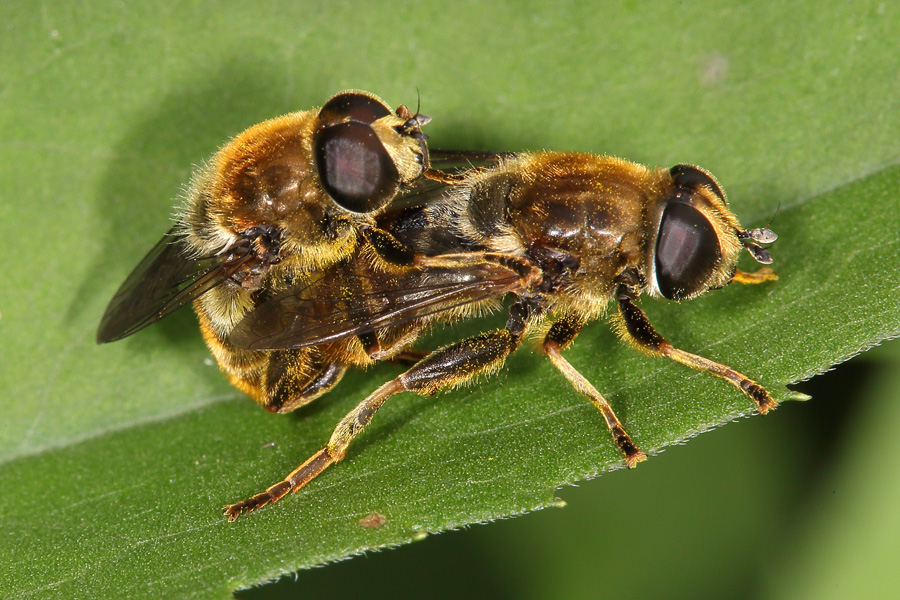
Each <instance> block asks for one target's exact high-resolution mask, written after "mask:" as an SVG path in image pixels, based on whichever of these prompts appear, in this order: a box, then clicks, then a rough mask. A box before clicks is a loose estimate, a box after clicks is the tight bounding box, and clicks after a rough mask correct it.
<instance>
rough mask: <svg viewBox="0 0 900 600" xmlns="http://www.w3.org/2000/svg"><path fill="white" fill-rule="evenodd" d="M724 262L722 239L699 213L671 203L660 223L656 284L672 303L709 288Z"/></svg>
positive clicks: (682, 205)
mask: <svg viewBox="0 0 900 600" xmlns="http://www.w3.org/2000/svg"><path fill="white" fill-rule="evenodd" d="M721 258H722V251H721V249H720V248H719V237H718V235H716V230H715V229H714V228H713V226H712V225H711V224H710V222H709V221H708V220H707V219H706V217H704V216H703V213H701V212H700V211H699V210H697V209H696V208H694V207H693V206H690V205H689V204H684V203H682V202H670V203H669V205H668V206H666V209H665V211H664V212H663V216H662V220H661V221H660V223H659V235H658V237H657V241H656V259H655V262H656V283H657V286H658V288H659V292H660V293H661V294H662V295H663V296H664V297H666V298H668V299H670V300H683V299H684V298H689V297H691V296H693V295H695V294H698V293H700V292H702V291H704V290H705V289H707V287H708V285H709V280H710V279H711V277H712V275H713V272H714V271H715V269H716V267H717V266H718V264H719V261H720V260H721Z"/></svg>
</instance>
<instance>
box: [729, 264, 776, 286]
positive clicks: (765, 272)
mask: <svg viewBox="0 0 900 600" xmlns="http://www.w3.org/2000/svg"><path fill="white" fill-rule="evenodd" d="M731 280H732V281H733V282H735V283H745V284H754V283H765V282H766V281H777V280H778V275H776V274H775V271H773V270H772V269H771V268H770V267H762V268H761V269H757V270H756V271H753V272H752V273H747V272H746V271H741V270H740V269H738V270H737V271H735V272H734V277H732V278H731Z"/></svg>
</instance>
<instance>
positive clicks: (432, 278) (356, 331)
mask: <svg viewBox="0 0 900 600" xmlns="http://www.w3.org/2000/svg"><path fill="white" fill-rule="evenodd" d="M519 287H520V282H519V277H518V276H517V275H516V274H514V273H513V272H512V271H510V270H509V269H507V268H505V267H501V266H499V265H494V264H482V265H477V266H468V267H463V268H458V269H452V270H450V269H426V270H422V271H414V272H413V273H411V274H410V275H407V276H397V277H386V276H383V275H382V274H377V273H373V274H366V275H360V274H356V273H348V272H347V271H346V270H345V271H344V272H341V271H340V270H337V269H336V270H334V272H333V273H329V274H328V275H325V276H322V277H321V278H320V279H318V280H316V281H315V282H313V283H311V284H307V285H304V286H302V287H297V288H292V289H288V290H286V291H284V292H282V293H280V294H278V295H277V296H274V297H272V298H270V299H269V300H267V301H265V302H263V303H261V304H260V306H258V307H257V308H256V309H255V310H254V311H252V312H251V313H250V314H249V315H247V316H246V317H245V318H244V319H243V320H242V321H241V322H240V323H238V325H237V327H235V329H234V330H233V331H232V332H231V334H229V336H228V339H229V341H230V342H231V343H232V344H234V345H235V346H237V347H239V348H247V349H250V350H278V349H288V348H302V347H304V346H314V345H316V344H322V343H325V342H331V341H335V340H340V339H343V338H347V337H350V336H353V335H361V334H364V333H369V332H372V331H376V330H378V329H381V328H384V327H390V326H392V325H399V324H401V323H406V322H408V321H411V320H414V319H420V318H423V317H427V316H430V315H434V314H438V313H441V312H445V311H448V310H451V309H453V308H457V307H459V306H463V305H466V304H470V303H473V302H479V301H481V300H486V299H488V298H494V297H498V296H502V295H504V294H507V293H509V292H513V291H516V290H517V289H519Z"/></svg>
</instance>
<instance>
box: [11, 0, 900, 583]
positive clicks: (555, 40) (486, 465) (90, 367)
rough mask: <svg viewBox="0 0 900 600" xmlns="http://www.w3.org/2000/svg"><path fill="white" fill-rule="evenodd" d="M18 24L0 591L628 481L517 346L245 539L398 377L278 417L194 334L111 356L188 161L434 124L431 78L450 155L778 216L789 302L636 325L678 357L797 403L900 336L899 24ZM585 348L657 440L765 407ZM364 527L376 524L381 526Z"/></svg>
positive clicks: (198, 567) (210, 12)
mask: <svg viewBox="0 0 900 600" xmlns="http://www.w3.org/2000/svg"><path fill="white" fill-rule="evenodd" d="M0 23H3V24H4V27H5V30H4V35H3V36H0V56H2V57H3V61H2V63H0V64H2V66H0V181H2V182H3V184H4V185H3V186H2V188H0V189H2V191H0V194H2V195H3V197H2V200H0V233H2V238H3V239H4V240H6V241H7V244H6V250H5V252H4V257H5V259H6V260H5V261H4V282H3V285H2V286H0V340H2V342H3V347H4V348H5V349H6V351H5V352H4V357H3V366H2V370H0V390H2V391H3V397H2V399H0V403H2V404H0V406H2V410H3V415H4V418H3V420H2V422H0V461H2V462H0V562H2V564H3V565H4V569H3V570H2V574H0V592H2V595H3V596H11V597H22V596H27V597H60V598H72V597H92V598H106V597H116V598H119V597H161V596H164V597H224V596H227V595H228V593H229V591H230V590H233V589H236V588H240V587H244V586H249V585H253V584H256V583H258V582H261V581H265V580H268V579H271V578H273V577H276V576H277V575H279V574H280V573H285V572H291V571H293V570H296V569H298V568H301V567H307V566H312V565H316V564H321V563H323V562H326V561H330V560H336V559H339V558H343V557H346V556H350V555H353V554H357V553H360V552H363V551H366V550H368V549H372V548H378V547H384V546H391V545H396V544H402V543H405V542H408V541H411V540H416V539H420V538H421V537H423V536H424V535H427V534H429V533H433V532H437V531H443V530H445V529H450V528H455V527H460V526H463V525H465V524H468V523H474V522H482V521H487V520H491V519H495V518H498V517H501V516H508V515H515V514H521V513H523V512H527V511H530V510H535V509H538V508H541V507H544V506H552V505H555V504H556V500H555V494H554V491H555V490H556V489H557V488H558V487H559V486H560V485H563V484H565V483H570V482H575V481H578V480H581V479H584V478H588V477H591V476H594V475H596V474H599V473H601V472H604V471H606V470H609V469H611V468H615V467H617V466H619V465H620V463H621V459H620V457H619V456H618V454H617V452H616V450H615V449H614V448H613V446H612V444H611V443H610V441H609V438H608V434H607V433H606V431H605V429H604V426H603V424H602V420H601V419H600V416H599V415H598V414H597V413H596V411H595V410H594V409H593V408H592V407H591V406H590V405H589V404H588V403H587V402H585V401H584V399H582V398H581V397H579V396H578V395H577V394H576V393H575V392H574V391H572V390H571V389H569V388H568V387H567V385H566V383H565V381H564V380H563V379H562V377H561V376H560V375H559V374H558V373H556V372H555V371H554V369H552V367H551V366H550V365H548V364H547V363H546V362H545V361H544V360H542V359H541V358H540V356H539V355H538V354H537V353H536V352H530V351H529V350H528V349H523V350H522V351H520V352H519V353H518V354H517V355H516V356H515V357H514V358H513V359H512V360H510V361H509V364H508V367H507V368H506V369H505V370H504V371H503V372H502V373H501V374H500V375H498V376H497V377H493V378H489V379H486V380H484V381H482V382H481V383H480V384H479V385H478V386H477V387H471V388H467V389H463V390H458V391H455V392H452V393H448V394H443V395H440V396H438V397H436V398H420V397H417V396H413V395H409V394H406V395H402V396H399V397H397V398H395V399H392V400H391V401H390V402H389V403H388V405H386V406H385V408H384V409H383V410H382V411H381V412H380V413H379V415H378V417H377V418H376V419H375V421H374V422H373V424H372V426H371V428H370V429H369V430H367V431H366V433H365V434H363V435H362V436H361V437H360V438H359V439H358V441H357V442H355V443H354V445H353V446H352V447H351V449H350V452H349V454H348V457H347V460H346V461H345V462H343V463H342V464H340V465H338V466H336V467H334V468H332V469H330V470H329V471H328V472H326V473H325V474H324V475H322V477H321V478H319V479H318V480H316V481H315V482H314V483H313V484H311V485H310V486H309V487H308V488H306V489H305V490H304V491H303V492H302V493H300V494H298V495H295V496H294V497H292V498H289V499H285V500H284V501H283V502H281V503H280V504H279V505H277V506H275V507H271V508H267V509H266V510H263V511H261V512H259V513H257V514H254V515H250V516H248V517H246V518H242V519H240V520H239V521H237V522H236V523H232V524H229V523H226V522H225V521H224V519H223V518H222V516H221V513H220V506H221V505H222V504H224V503H226V502H233V501H236V500H239V499H241V498H244V497H246V496H247V495H249V494H252V493H255V492H257V491H260V490H261V489H262V488H264V487H265V486H266V485H269V484H270V483H273V482H274V481H275V480H277V479H279V478H280V477H282V476H283V475H284V474H286V473H287V472H288V471H289V470H290V469H292V468H293V467H294V466H296V465H297V464H299V462H300V461H302V460H303V459H305V458H306V457H307V456H308V455H309V454H311V453H312V452H313V451H315V450H317V449H318V448H319V447H321V445H322V444H323V443H324V441H325V440H326V439H327V437H328V435H329V433H330V431H331V428H332V427H333V426H334V424H335V423H336V422H337V420H338V419H339V418H340V417H341V416H342V415H343V414H344V413H345V412H346V411H348V410H349V409H350V408H351V407H352V406H354V405H355V404H356V402H358V401H359V400H360V399H361V398H363V397H364V396H365V394H367V393H368V392H370V391H371V390H373V389H374V388H375V387H377V386H378V385H379V384H380V383H381V382H383V381H385V380H387V379H388V378H390V377H392V376H393V375H395V374H396V373H397V372H398V371H397V369H396V368H393V367H390V366H384V367H379V368H376V369H373V370H371V371H369V372H366V373H355V374H353V375H351V376H349V377H347V378H346V379H345V381H344V382H342V383H341V385H340V386H339V388H338V389H336V390H335V391H334V392H332V393H331V394H329V395H328V396H327V397H325V398H323V399H322V400H320V401H318V402H316V403H315V404H314V405H313V406H310V407H307V408H306V409H303V410H301V411H298V412H297V414H295V415H291V416H288V417H276V416H272V415H269V414H267V413H265V412H264V411H261V410H259V409H258V408H256V407H255V406H254V405H253V403H252V402H250V401H249V400H247V399H246V398H243V397H242V396H241V395H240V394H239V393H238V392H236V391H235V390H233V389H232V388H230V387H229V386H228V384H227V383H226V382H225V381H224V379H223V378H222V377H221V376H220V375H219V374H218V372H217V370H216V368H215V366H214V365H213V364H212V363H211V362H210V360H209V358H208V353H207V351H206V349H205V348H204V347H203V345H202V342H201V341H200V337H199V335H198V334H197V331H196V325H195V323H194V319H193V317H192V315H190V314H189V313H187V312H183V313H179V314H177V315H174V316H172V317H170V318H168V319H166V320H165V321H163V322H161V323H160V324H158V325H156V326H154V327H153V328H151V329H148V330H146V331H144V332H142V333H141V334H140V335H137V336H135V337H133V338H129V339H128V340H126V341H123V342H120V343H117V344H113V345H109V346H103V347H97V346H95V345H94V343H93V337H94V331H95V328H96V325H97V322H98V320H99V317H100V315H101V314H102V311H103V308H104V306H105V303H106V302H107V300H108V299H109V297H110V296H111V295H112V293H113V291H114V290H115V288H116V286H117V285H118V284H119V283H120V282H121V280H122V279H123V278H124V277H125V276H126V275H127V273H128V272H129V270H130V269H131V268H132V267H133V266H134V264H136V263H137V261H138V260H139V259H140V257H141V256H142V255H143V252H145V251H146V250H147V249H149V248H150V246H151V245H152V244H153V243H154V242H155V241H156V240H157V239H158V238H159V236H160V235H162V233H163V232H164V231H165V230H166V229H167V228H168V222H167V216H168V214H169V213H170V211H171V208H170V207H171V204H172V201H171V198H172V197H173V196H176V195H177V194H178V192H179V190H180V189H181V186H182V185H183V184H184V183H185V182H186V181H187V180H188V178H189V174H190V169H191V165H192V164H197V163H198V162H199V161H201V160H202V159H203V158H204V157H205V156H207V155H208V154H210V153H212V152H213V151H214V150H215V148H216V147H217V146H218V145H219V144H220V143H221V142H222V141H223V140H225V139H227V138H228V137H229V136H230V135H233V134H234V133H236V132H238V131H240V130H241V129H242V128H244V127H247V126H249V125H251V124H253V123H255V122H258V121H261V120H263V119H265V118H267V117H271V116H273V115H276V114H280V113H284V112H287V111H290V110H296V109H299V108H307V107H312V106H314V105H316V104H319V103H321V102H322V101H323V100H324V99H326V98H327V97H328V96H329V95H330V94H332V93H334V92H335V91H338V90H340V89H343V88H350V87H353V88H363V89H369V90H371V91H373V92H376V93H378V94H380V95H382V96H383V97H385V98H386V99H387V100H388V101H389V102H390V103H391V104H398V103H400V102H405V103H408V104H412V103H413V102H414V101H415V89H416V87H418V89H419V90H420V91H421V95H422V111H423V112H425V113H426V114H429V115H431V116H433V117H434V119H435V120H434V122H433V123H432V124H431V125H429V127H428V132H429V135H430V136H431V142H432V145H433V146H434V147H464V148H489V149H503V150H520V149H539V148H553V149H557V150H584V151H592V152H603V153H610V154H617V155H622V156H627V157H629V158H631V159H634V160H639V161H642V162H646V163H648V164H660V165H669V164H674V163H677V162H691V163H696V164H701V165H704V166H705V167H708V168H709V169H711V170H712V171H713V172H714V173H715V174H716V175H717V176H718V177H719V179H720V181H722V182H723V184H724V185H725V187H726V189H727V190H728V191H729V194H730V198H731V201H732V206H733V208H734V210H735V212H736V213H737V214H738V216H739V217H740V218H741V220H742V222H743V223H744V224H745V225H764V224H765V223H766V222H767V221H768V219H769V218H770V217H771V216H772V214H773V213H774V212H775V208H776V206H778V205H779V204H780V205H781V210H780V211H779V212H778V214H777V216H776V218H775V221H774V223H773V225H772V227H773V229H775V230H776V231H777V232H778V233H779V235H780V240H779V242H778V243H777V244H776V245H775V246H774V248H773V250H772V252H773V254H774V255H775V259H776V263H775V266H776V267H777V270H778V273H779V275H780V276H781V279H780V280H779V281H778V282H776V283H773V284H765V285H760V286H750V287H746V286H745V287H738V286H729V287H728V288H727V289H725V290H722V291H718V292H715V293H713V294H710V295H708V296H706V297H704V298H701V299H698V300H695V301H692V302H688V303H683V304H666V303H658V302H650V301H647V302H644V308H645V310H646V311H647V312H648V314H649V316H650V318H651V320H652V321H653V323H654V324H655V325H656V327H657V328H658V329H659V330H660V331H661V332H662V333H663V334H665V335H666V336H667V337H668V338H669V339H670V340H672V341H673V342H675V343H676V344H678V345H679V346H681V347H683V348H685V349H687V350H690V351H694V352H698V353H700V354H703V355H705V356H709V357H710V358H714V359H717V360H721V361H723V362H725V363H727V364H729V365H732V366H733V367H735V368H737V369H739V370H741V371H742V372H745V373H747V374H748V375H750V376H752V377H757V378H758V379H759V380H760V382H761V383H763V384H765V385H767V386H768V387H769V388H770V389H771V390H772V391H773V393H775V394H776V395H777V396H779V397H780V398H782V399H786V398H787V397H788V396H789V393H788V392H787V391H786V389H785V388H784V387H783V386H784V385H785V384H789V383H793V382H796V381H800V380H803V379H806V378H808V377H810V376H812V375H814V374H816V373H819V372H822V371H824V370H826V369H828V368H829V367H831V366H832V365H834V364H836V363H839V362H841V361H843V360H846V359H847V358H849V357H851V356H853V355H854V354H856V353H858V352H860V351H862V350H865V349H866V348H868V347H870V346H871V345H873V344H875V343H877V342H878V341H880V340H884V339H887V338H890V337H894V336H897V335H898V334H900V310H898V308H900V307H898V304H900V300H898V298H900V294H898V287H900V284H898V281H897V273H898V271H900V269H898V266H900V265H898V263H900V259H898V248H897V246H898V234H897V232H898V231H900V217H898V214H900V212H898V210H897V208H898V202H897V198H898V197H900V168H898V167H897V166H896V165H897V163H898V158H900V136H897V135H896V132H897V131H900V110H898V106H897V103H898V100H897V94H896V87H897V84H898V79H900V77H898V73H897V70H896V53H895V46H896V45H895V43H894V42H893V40H896V39H897V38H898V34H900V16H898V13H897V10H896V9H895V8H894V7H891V6H888V5H887V4H884V3H882V4H872V5H870V6H859V5H853V6H851V5H847V4H843V3H838V2H832V3H830V4H829V3H822V2H818V3H811V2H810V3H806V4H805V5H803V4H796V3H795V4H791V5H780V4H778V5H775V4H773V5H763V4H746V5H743V4H735V5H728V6H723V5H721V3H714V2H699V3H691V4H690V5H689V6H676V5H670V4H667V3H661V2H660V3H649V4H648V3H642V4H641V5H640V6H639V7H638V6H637V5H634V6H632V5H630V4H621V5H617V6H603V7H602V9H601V8H600V7H597V6H587V5H584V4H582V3H576V2H572V3H568V4H566V3H563V4H560V3H555V4H554V5H553V6H552V7H551V6H549V5H546V4H545V3H534V4H533V5H531V6H521V5H520V4H518V3H516V4H511V5H509V6H503V5H496V4H488V5H485V4H483V3H465V4H457V5H453V6H447V5H446V3H439V2H419V3H415V4H412V3H411V4H409V5H406V6H398V7H392V8H385V7H383V6H376V5H375V4H371V5H370V4H367V3H332V4H324V3H309V4H302V3H298V2H284V3H279V4H274V5H267V6H266V7H264V8H256V7H253V8H251V7H250V6H249V5H247V4H246V3H238V2H224V3H221V4H220V5H219V6H218V7H216V8H215V9H213V8H211V7H208V6H206V5H202V4H190V5H184V6H170V5H168V4H161V3H159V4H158V3H145V4H141V5H137V6H125V7H122V6H120V5H119V4H116V3H99V4H98V3H93V4H91V5H90V6H86V5H84V4H83V3H75V2H68V1H64V2H57V3H54V4H53V5H47V6H43V7H39V6H37V5H34V6H32V5H21V6H20V5H16V6H15V8H13V7H12V5H10V6H5V7H0ZM745 267H746V268H751V264H750V263H749V262H748V264H747V265H745ZM496 323H497V321H491V320H487V321H481V322H471V323H464V324H461V325H460V326H459V327H455V328H451V329H445V330H442V331H439V332H438V333H437V334H436V336H435V340H434V342H433V343H439V342H444V341H447V340H451V339H456V338H458V337H460V336H462V335H465V334H469V333H473V332H476V331H480V330H484V329H487V328H489V327H493V326H495V325H496ZM567 357H568V358H569V359H570V360H571V361H572V363H573V364H574V365H575V366H576V367H577V368H578V369H580V370H581V371H582V372H583V373H584V374H585V375H586V376H587V377H588V378H589V379H590V380H591V381H592V382H594V383H595V385H596V386H597V387H598V388H599V389H600V390H601V391H602V392H603V393H604V394H605V395H606V396H607V397H608V398H610V400H611V402H612V403H613V405H614V407H615V409H616V411H617V413H618V414H619V416H620V418H622V419H623V421H624V423H625V425H626V427H627V428H628V430H629V432H630V433H631V434H632V435H633V437H634V438H635V440H636V441H637V442H638V443H639V444H641V446H642V447H643V448H644V449H645V450H660V449H662V448H664V447H666V446H667V445H670V444H673V443H677V442H679V441H682V440H685V439H687V438H689V437H691V436H693V435H695V434H696V433H698V432H700V431H703V430H706V429H708V428H710V427H713V426H715V425H717V424H720V423H723V422H725V421H729V420H732V419H734V418H736V417H738V416H741V415H746V414H750V413H751V412H752V410H751V408H752V407H751V406H750V404H749V402H748V401H747V400H746V399H745V398H744V397H743V396H742V395H741V394H739V393H737V392H736V391H735V390H734V389H733V388H731V386H729V385H727V384H725V383H723V382H721V381H719V380H716V379H714V378H712V377H708V376H703V375H701V374H695V373H692V372H689V371H687V370H685V369H684V368H683V367H680V366H678V365H674V364H668V363H666V362H665V361H662V360H654V359H650V358H647V357H643V356H640V355H637V354H636V353H634V352H633V351H632V350H630V349H629V348H626V347H623V346H622V345H620V344H619V343H618V342H617V341H616V340H615V338H614V336H613V335H612V334H611V333H610V332H609V331H608V328H607V327H606V325H605V324H604V323H595V324H593V325H591V326H590V327H588V328H587V330H586V331H585V332H584V333H583V334H582V336H581V337H580V338H579V340H578V342H577V343H576V344H575V346H574V347H573V348H572V349H571V350H570V351H569V352H568V353H567ZM813 402H814V400H813ZM778 418H779V415H778V412H775V413H773V414H772V415H771V416H769V417H767V419H778ZM273 443H274V445H271V444H273ZM372 514H380V515H384V517H385V518H386V520H385V522H384V524H383V525H381V526H380V527H376V528H367V527H363V526H362V525H361V524H360V519H362V518H363V517H366V516H367V515H372Z"/></svg>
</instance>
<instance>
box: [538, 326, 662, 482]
mask: <svg viewBox="0 0 900 600" xmlns="http://www.w3.org/2000/svg"><path fill="white" fill-rule="evenodd" d="M583 326H584V319H581V318H580V317H577V316H575V315H567V316H565V317H563V318H562V319H559V320H558V321H556V322H555V323H554V324H553V325H552V326H551V327H550V331H548V332H547V335H546V337H544V345H543V350H544V354H546V355H547V357H548V358H549V359H550V362H552V363H553V366H554V367H556V368H557V369H559V372H560V373H562V374H563V375H564V376H565V378H566V379H568V380H569V383H571V384H572V387H574V388H575V389H576V390H578V392H580V393H581V394H582V395H583V396H585V397H586V398H587V399H588V400H590V401H591V404H593V405H594V406H595V407H597V410H599V411H600V413H601V414H602V415H603V418H604V420H606V426H607V428H609V432H610V433H611V434H612V436H613V440H615V443H616V447H617V448H618V449H619V451H620V452H621V453H622V454H623V455H624V456H625V464H626V465H627V466H628V468H634V467H635V466H636V465H637V464H638V463H639V462H641V461H642V460H645V459H646V458H647V455H646V454H644V453H643V452H642V451H641V450H640V449H639V448H638V447H637V446H636V445H635V443H634V442H633V441H631V437H630V436H629V435H628V434H627V433H626V432H625V428H624V427H622V423H621V422H620V421H619V419H618V418H617V417H616V414H615V413H614V412H613V409H612V406H610V405H609V402H608V401H607V400H606V398H604V397H603V395H602V394H601V393H600V392H598V391H597V388H595V387H594V386H593V385H591V382H590V381H588V380H587V379H586V378H585V377H584V375H582V374H581V373H579V372H578V370H577V369H576V368H575V367H573V366H572V364H571V363H570V362H569V361H567V360H566V359H565V358H563V356H562V354H561V352H562V351H563V350H565V349H566V348H567V347H568V346H569V345H570V344H571V343H572V341H573V340H574V339H575V337H576V336H577V335H578V333H579V332H580V331H581V328H582V327H583Z"/></svg>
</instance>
